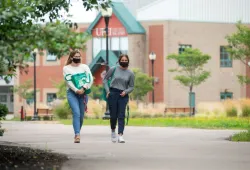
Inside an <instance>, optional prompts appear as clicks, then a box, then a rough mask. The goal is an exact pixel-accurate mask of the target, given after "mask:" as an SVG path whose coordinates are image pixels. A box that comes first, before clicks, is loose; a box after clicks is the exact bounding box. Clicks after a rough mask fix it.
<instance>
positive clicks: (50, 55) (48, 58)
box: [46, 51, 57, 61]
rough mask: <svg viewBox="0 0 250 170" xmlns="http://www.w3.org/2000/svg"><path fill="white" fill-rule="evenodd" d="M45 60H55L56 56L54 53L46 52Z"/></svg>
mask: <svg viewBox="0 0 250 170" xmlns="http://www.w3.org/2000/svg"><path fill="white" fill-rule="evenodd" d="M46 54H47V55H46V60H47V61H56V60H57V56H56V55H55V54H52V53H50V52H48V51H47V52H46Z"/></svg>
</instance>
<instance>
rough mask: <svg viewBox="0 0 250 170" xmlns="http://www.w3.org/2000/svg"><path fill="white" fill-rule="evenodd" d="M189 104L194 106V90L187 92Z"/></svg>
mask: <svg viewBox="0 0 250 170" xmlns="http://www.w3.org/2000/svg"><path fill="white" fill-rule="evenodd" d="M189 106H190V107H191V108H194V107H195V93H194V92H189Z"/></svg>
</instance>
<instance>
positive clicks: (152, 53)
mask: <svg viewBox="0 0 250 170" xmlns="http://www.w3.org/2000/svg"><path fill="white" fill-rule="evenodd" d="M149 59H150V60H151V63H152V77H153V81H152V84H153V91H152V103H153V106H154V103H155V92H154V61H155V59H156V54H155V53H154V52H151V53H150V54H149Z"/></svg>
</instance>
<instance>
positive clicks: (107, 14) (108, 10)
mask: <svg viewBox="0 0 250 170" xmlns="http://www.w3.org/2000/svg"><path fill="white" fill-rule="evenodd" d="M101 13H102V16H103V18H104V21H105V31H106V63H105V65H106V74H107V73H108V70H109V46H108V45H109V28H108V26H109V19H110V17H111V15H112V8H106V9H101ZM109 118H110V113H109V107H108V101H107V102H106V112H105V113H104V117H103V119H109Z"/></svg>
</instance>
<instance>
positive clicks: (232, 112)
mask: <svg viewBox="0 0 250 170" xmlns="http://www.w3.org/2000/svg"><path fill="white" fill-rule="evenodd" d="M237 113H238V111H237V108H236V107H231V108H227V109H226V114H227V117H237Z"/></svg>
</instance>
